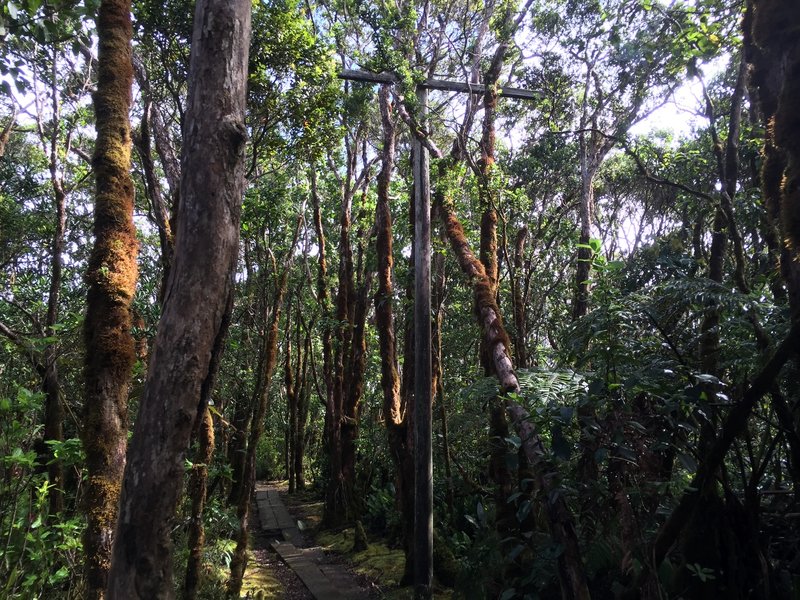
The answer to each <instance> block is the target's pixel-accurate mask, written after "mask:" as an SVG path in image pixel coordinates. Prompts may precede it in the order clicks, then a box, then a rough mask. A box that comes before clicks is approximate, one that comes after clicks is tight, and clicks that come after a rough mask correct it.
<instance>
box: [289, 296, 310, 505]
mask: <svg viewBox="0 0 800 600" xmlns="http://www.w3.org/2000/svg"><path fill="white" fill-rule="evenodd" d="M296 323H297V348H298V353H300V352H301V350H300V348H301V346H302V353H301V356H299V357H298V360H297V369H296V371H295V381H297V382H298V385H299V389H298V391H297V427H296V430H295V439H294V441H293V445H294V478H295V489H296V490H297V491H300V490H303V489H305V487H306V482H305V476H304V469H303V461H304V460H305V438H306V426H307V425H308V408H309V406H308V402H309V391H310V386H309V383H308V357H309V355H310V353H311V336H310V335H309V334H308V333H307V334H306V336H305V339H304V340H303V339H302V337H301V331H302V327H301V323H302V314H301V305H300V302H299V301H298V303H297V317H296ZM301 342H302V344H301Z"/></svg>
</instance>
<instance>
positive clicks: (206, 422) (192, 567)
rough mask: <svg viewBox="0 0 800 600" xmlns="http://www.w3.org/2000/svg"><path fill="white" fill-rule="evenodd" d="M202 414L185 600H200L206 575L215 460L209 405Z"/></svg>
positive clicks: (194, 469) (192, 491)
mask: <svg viewBox="0 0 800 600" xmlns="http://www.w3.org/2000/svg"><path fill="white" fill-rule="evenodd" d="M201 410H202V412H201V413H200V415H199V416H200V421H199V423H198V425H199V427H198V431H197V454H196V455H195V458H194V464H193V465H192V472H191V474H190V478H189V484H188V488H189V497H190V498H191V500H192V512H191V517H190V518H191V521H190V523H189V536H188V537H189V540H188V546H189V558H188V560H187V563H186V578H185V580H184V584H183V597H184V600H194V599H195V598H197V591H198V589H199V587H200V580H201V577H202V572H203V545H204V544H205V527H204V526H203V511H204V510H205V504H206V495H207V492H208V466H209V465H210V464H211V459H212V457H213V456H214V421H213V419H212V418H211V411H210V410H209V409H208V406H207V405H206V406H204V407H203V408H202V409H201Z"/></svg>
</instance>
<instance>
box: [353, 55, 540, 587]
mask: <svg viewBox="0 0 800 600" xmlns="http://www.w3.org/2000/svg"><path fill="white" fill-rule="evenodd" d="M339 77H340V78H341V79H347V80H351V81H363V82H367V83H397V81H398V79H397V77H396V76H395V75H394V74H393V73H371V72H369V71H353V70H344V71H342V72H341V73H340V74H339ZM429 89H431V90H442V91H448V92H463V93H471V94H483V93H484V92H485V91H486V86H484V85H482V84H473V83H465V82H461V81H447V80H443V79H433V78H429V79H426V80H425V81H423V82H422V83H420V84H419V85H417V105H418V107H419V112H418V114H417V115H416V116H417V118H418V120H419V125H420V126H421V127H422V129H425V125H426V120H427V112H428V90H429ZM497 93H498V95H500V96H505V97H507V98H518V99H521V100H533V99H535V98H538V97H539V96H540V95H541V94H539V93H538V92H534V91H531V90H523V89H519V88H512V87H500V86H499V87H498V88H497ZM412 154H413V165H412V169H413V176H414V250H415V262H414V336H415V337H414V540H413V543H414V596H415V598H417V599H418V600H429V599H430V597H431V586H432V583H433V452H432V449H433V448H432V442H431V429H432V426H431V425H432V420H431V413H432V411H431V398H432V396H431V385H432V377H431V190H430V168H429V156H428V149H427V148H426V146H425V144H423V143H422V138H421V137H420V136H419V135H418V134H415V135H414V136H413V145H412Z"/></svg>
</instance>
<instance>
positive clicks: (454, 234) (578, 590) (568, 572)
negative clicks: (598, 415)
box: [434, 159, 590, 600]
mask: <svg viewBox="0 0 800 600" xmlns="http://www.w3.org/2000/svg"><path fill="white" fill-rule="evenodd" d="M447 162H448V160H447V159H446V160H442V161H440V163H439V165H440V169H441V171H445V170H446V169H447V168H448V167H447ZM434 198H435V199H436V206H435V210H436V211H437V212H438V214H439V216H440V218H441V220H442V225H443V226H444V230H445V232H446V234H447V238H448V240H449V241H450V246H451V248H452V250H453V254H454V255H455V258H456V260H457V261H458V264H459V266H460V267H461V270H462V272H463V273H464V275H465V276H466V277H467V279H468V281H469V282H470V283H471V286H472V293H473V300H474V309H475V317H476V319H477V321H478V324H479V326H480V328H481V332H482V338H483V343H484V344H485V346H486V348H487V350H488V355H489V356H490V357H491V358H492V369H493V371H492V372H493V374H494V375H495V376H496V377H497V379H498V382H499V384H500V388H501V390H502V391H503V392H514V393H518V392H519V389H520V388H519V381H518V379H517V376H516V373H515V372H514V365H513V363H512V361H511V353H510V348H511V342H510V340H509V338H508V334H507V333H506V331H505V328H504V327H503V321H502V317H501V315H500V309H499V308H498V306H497V303H496V301H495V297H494V294H493V293H492V284H491V280H490V279H489V277H488V276H487V275H486V271H485V269H484V267H483V264H482V263H481V261H480V260H479V259H477V258H476V257H475V255H474V254H473V252H472V249H471V248H470V246H469V242H468V241H467V239H466V237H465V235H464V229H463V227H462V225H461V222H460V221H459V220H458V218H457V217H456V215H455V213H454V212H453V208H452V203H451V201H450V200H449V199H448V198H447V195H446V193H445V190H443V189H442V188H439V189H437V193H436V195H435V196H434ZM503 402H504V407H505V412H506V413H507V415H508V417H509V420H510V424H511V425H513V427H514V429H515V430H516V432H517V435H518V436H519V438H520V440H521V448H520V450H521V452H523V453H524V457H525V459H526V461H527V464H528V465H529V467H530V469H531V473H532V475H533V477H532V479H533V487H534V491H535V493H536V494H537V495H538V496H539V497H540V498H542V499H543V501H544V505H545V514H546V517H547V521H548V524H549V526H550V534H551V536H552V537H553V540H554V542H555V543H557V544H559V545H560V546H561V547H562V553H561V555H560V556H559V559H558V575H559V581H560V585H561V592H562V595H563V597H564V598H571V599H575V600H588V599H589V597H590V595H589V589H588V585H587V580H586V574H585V572H584V567H583V561H582V557H581V552H580V547H579V545H578V538H577V534H576V531H575V525H574V519H573V517H572V513H571V511H570V509H569V507H568V506H567V503H566V500H565V498H564V496H563V494H562V492H561V491H560V490H558V489H557V484H556V482H555V477H554V475H555V474H554V472H553V471H552V469H551V467H550V466H549V465H548V462H547V461H546V460H545V458H544V456H545V450H544V444H543V442H542V440H541V438H540V436H539V435H538V433H537V432H536V429H535V428H534V425H533V424H532V423H531V420H530V415H529V414H528V412H527V411H526V410H525V409H524V408H523V407H522V406H520V405H519V404H517V403H516V402H513V401H511V400H504V401H503Z"/></svg>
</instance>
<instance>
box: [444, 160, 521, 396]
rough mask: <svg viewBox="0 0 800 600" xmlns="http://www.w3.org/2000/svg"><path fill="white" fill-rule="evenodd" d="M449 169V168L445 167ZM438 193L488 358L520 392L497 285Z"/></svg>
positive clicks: (509, 387) (504, 382)
mask: <svg viewBox="0 0 800 600" xmlns="http://www.w3.org/2000/svg"><path fill="white" fill-rule="evenodd" d="M445 168H446V167H445ZM443 195H444V194H443V193H442V192H440V191H439V192H437V207H436V208H437V210H438V211H439V214H440V216H441V219H442V222H443V223H444V227H445V232H446V234H447V239H448V240H449V241H450V245H451V247H452V248H453V252H454V253H455V255H456V259H457V260H458V264H459V266H460V267H461V270H462V271H463V272H464V274H465V275H467V277H469V279H470V284H471V285H472V296H473V300H474V310H475V316H476V317H477V319H478V323H479V324H480V327H481V330H482V331H483V343H484V345H485V348H486V353H487V357H488V358H489V359H490V360H491V365H490V366H491V370H492V372H493V373H494V374H495V375H497V378H498V380H499V381H500V386H501V387H502V389H503V391H514V392H516V391H518V390H519V382H518V380H517V376H516V374H515V373H514V369H513V365H512V363H511V340H510V339H509V337H508V333H507V332H506V330H505V327H504V326H503V319H502V317H501V316H500V309H499V307H498V306H497V301H496V299H495V288H494V285H493V284H492V282H491V280H490V278H489V276H488V275H487V274H486V269H485V268H484V266H483V264H482V263H481V261H479V260H477V259H476V258H475V255H474V254H473V253H472V250H471V249H470V247H469V242H468V241H467V238H466V236H465V235H464V228H463V227H462V226H461V222H460V221H459V220H458V218H457V217H456V216H455V214H454V213H453V211H452V209H451V208H450V207H449V206H448V204H447V202H446V201H445V199H444V198H443Z"/></svg>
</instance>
